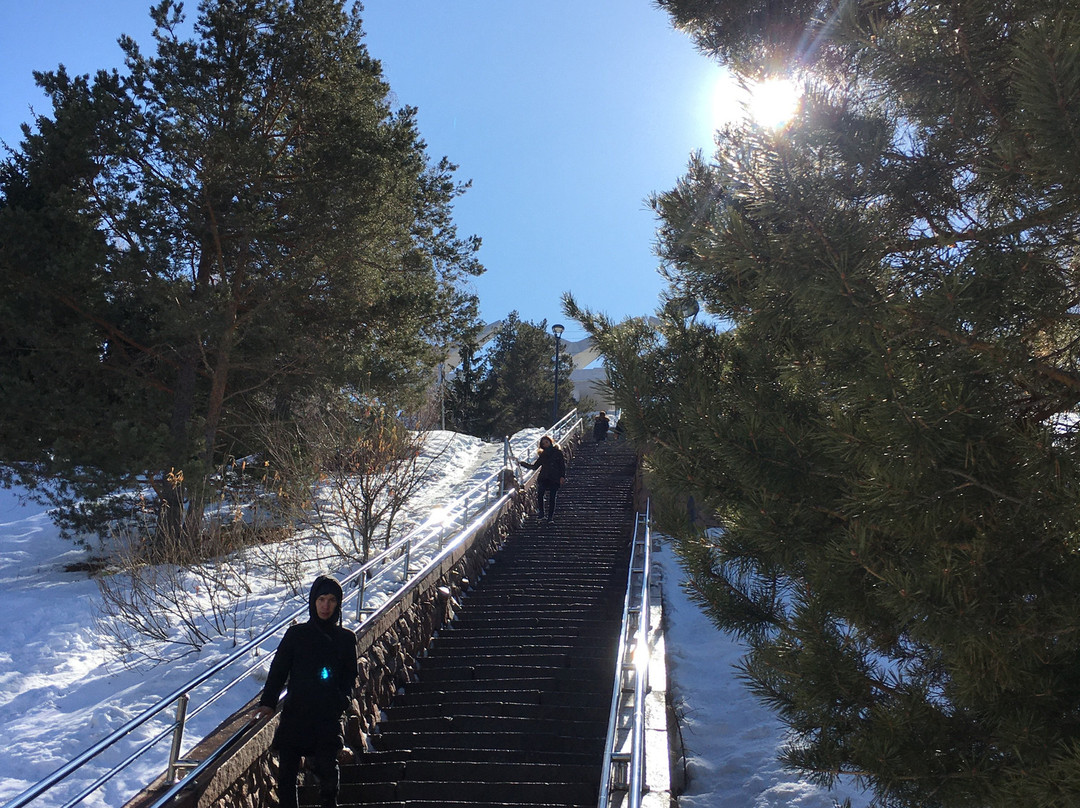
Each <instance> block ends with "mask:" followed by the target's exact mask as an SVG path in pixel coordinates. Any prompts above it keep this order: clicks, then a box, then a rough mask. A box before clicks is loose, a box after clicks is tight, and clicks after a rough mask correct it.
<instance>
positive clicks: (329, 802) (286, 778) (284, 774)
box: [278, 747, 339, 808]
mask: <svg viewBox="0 0 1080 808" xmlns="http://www.w3.org/2000/svg"><path fill="white" fill-rule="evenodd" d="M301 757H302V754H301V752H300V751H299V750H297V749H292V748H286V747H282V748H281V749H278V799H279V801H280V804H281V808H297V805H296V778H297V776H298V775H299V774H300V758H301ZM307 765H308V768H309V769H311V770H312V771H313V772H314V773H315V776H316V777H317V778H319V804H320V805H321V806H322V808H335V806H337V794H338V777H339V773H338V762H337V751H336V750H325V751H319V752H316V753H314V754H308V755H307Z"/></svg>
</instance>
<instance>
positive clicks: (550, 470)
mask: <svg viewBox="0 0 1080 808" xmlns="http://www.w3.org/2000/svg"><path fill="white" fill-rule="evenodd" d="M518 464H519V465H522V466H524V467H525V468H528V469H536V468H538V469H540V474H539V475H537V478H536V502H537V506H538V511H539V515H538V516H537V521H539V522H544V521H547V522H548V523H549V524H555V499H556V497H558V495H559V486H561V485H562V484H563V483H564V482H566V458H565V457H564V456H563V453H562V449H560V448H559V445H558V444H557V443H555V441H553V440H552V439H551V436H550V435H544V437H542V438H540V448H539V450H538V451H537V454H536V462H534V463H527V462H525V461H523V460H518ZM545 499H546V500H547V517H546V519H545V516H544V500H545Z"/></svg>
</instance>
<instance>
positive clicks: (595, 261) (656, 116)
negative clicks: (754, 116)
mask: <svg viewBox="0 0 1080 808" xmlns="http://www.w3.org/2000/svg"><path fill="white" fill-rule="evenodd" d="M364 5H365V10H364V14H363V17H364V27H365V30H366V31H367V46H368V49H369V50H370V52H371V53H372V55H373V56H375V57H376V58H378V59H380V60H381V61H382V63H383V69H384V72H385V75H386V77H387V79H388V81H389V83H390V86H391V87H392V88H393V90H394V92H395V94H396V96H397V100H398V106H401V105H406V104H407V105H410V106H415V107H418V108H419V122H420V129H421V132H422V133H423V136H424V138H425V140H426V141H427V143H428V148H429V152H430V154H431V156H432V157H433V158H435V159H437V158H439V157H441V156H443V155H445V156H447V157H449V158H450V159H451V160H452V161H453V162H454V163H456V164H457V165H458V166H460V168H459V171H458V177H459V178H460V179H463V180H464V179H471V180H472V182H473V187H472V188H471V189H470V190H469V191H468V192H467V193H466V194H465V196H463V197H461V198H460V199H459V200H458V202H457V204H456V206H455V211H456V216H455V218H456V220H457V222H458V226H459V230H460V232H461V233H463V234H466V233H476V234H478V235H479V236H481V237H482V238H483V241H484V246H483V249H482V251H481V254H480V257H481V260H482V261H483V263H484V264H485V266H486V267H487V273H486V274H485V275H484V276H482V277H481V278H479V279H478V280H477V281H476V284H475V286H476V292H477V293H478V295H479V297H480V306H481V316H482V317H483V318H484V319H485V320H486V321H492V320H497V319H500V318H502V317H504V316H505V315H506V314H507V313H508V312H509V311H511V310H513V309H516V310H517V311H519V312H520V314H521V316H522V317H523V318H525V319H527V320H532V321H535V322H538V321H540V320H542V319H545V318H546V319H547V320H548V322H549V323H551V322H556V321H563V322H565V324H566V326H567V331H566V334H565V335H564V336H565V338H567V339H578V338H580V337H582V336H584V333H583V332H582V331H581V329H580V327H579V326H577V324H575V323H572V322H566V321H565V318H564V317H563V316H562V314H561V309H560V306H561V304H560V297H561V295H562V294H563V293H564V292H567V291H570V292H572V293H573V294H574V295H575V297H576V298H577V299H578V301H579V302H581V303H582V304H584V305H585V306H587V307H588V308H592V309H595V310H599V311H602V312H605V313H607V314H609V315H610V316H612V317H615V318H617V319H620V318H623V317H628V316H634V315H640V314H651V313H653V311H654V310H655V308H656V307H657V299H658V295H659V293H660V291H661V289H662V287H663V283H662V280H661V278H660V277H659V275H658V274H657V271H656V270H657V265H658V262H657V259H656V258H655V256H654V255H653V252H652V244H653V240H654V230H655V228H656V221H655V219H654V217H653V214H652V212H651V211H650V210H649V209H648V207H647V204H646V198H647V197H648V196H649V194H650V193H652V192H662V191H665V190H667V189H669V188H671V187H672V186H673V185H674V184H675V182H676V181H677V179H678V178H679V176H680V175H681V174H682V173H683V170H684V168H685V166H686V163H687V159H688V157H689V155H690V154H691V152H692V151H694V150H695V149H703V150H705V151H709V150H710V148H711V143H712V131H713V129H714V128H715V124H716V113H715V110H714V108H715V101H714V96H715V93H716V87H717V84H718V82H719V81H720V80H721V75H722V74H721V70H720V68H719V67H718V66H716V65H715V64H714V63H712V62H711V61H710V60H708V59H706V58H705V57H704V56H701V55H700V54H698V53H697V52H696V51H695V49H694V47H693V45H692V43H691V42H690V40H689V39H688V38H687V37H686V36H685V35H683V34H681V33H679V32H676V31H674V30H673V29H672V27H671V24H670V21H669V18H668V17H667V15H666V14H664V13H663V12H661V11H659V10H658V9H656V8H655V7H653V5H652V2H651V0H545V1H544V2H542V3H537V2H524V0H368V2H366V3H365V4H364ZM196 6H197V3H196V2H194V0H189V2H188V4H187V8H188V10H189V13H191V14H194V11H195V8H196ZM149 8H150V0H103V1H102V2H93V3H89V2H86V0H34V1H33V2H27V0H0V21H2V24H0V139H2V140H4V141H5V142H7V143H8V144H9V145H13V144H15V143H17V141H18V139H19V129H18V127H19V124H20V123H22V122H24V121H26V120H28V119H29V117H30V113H29V108H30V107H31V106H34V107H36V108H37V109H38V111H40V112H48V111H49V106H48V103H47V100H46V99H45V98H44V96H43V94H42V93H41V92H40V91H39V90H38V89H37V88H36V87H35V86H34V83H33V78H32V76H31V71H32V70H35V69H42V70H46V69H52V68H55V67H56V65H57V64H59V63H61V62H62V63H63V64H65V65H66V66H67V68H68V70H69V71H71V72H73V73H87V72H93V71H95V70H96V69H98V68H103V67H119V66H121V54H120V49H119V47H118V46H117V44H116V40H117V38H118V37H119V35H120V34H122V33H126V34H129V35H131V36H133V37H134V38H135V39H136V40H137V41H138V42H140V44H143V46H144V47H145V48H149V47H150V44H151V40H150V31H151V28H152V26H151V23H150V18H149V15H148V13H147V11H148V9H149Z"/></svg>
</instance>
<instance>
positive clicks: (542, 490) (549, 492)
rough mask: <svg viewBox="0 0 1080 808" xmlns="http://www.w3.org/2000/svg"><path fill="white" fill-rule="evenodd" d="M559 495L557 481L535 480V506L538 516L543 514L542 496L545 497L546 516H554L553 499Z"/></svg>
mask: <svg viewBox="0 0 1080 808" xmlns="http://www.w3.org/2000/svg"><path fill="white" fill-rule="evenodd" d="M558 496H559V484H558V483H546V482H544V481H543V480H537V481H536V506H537V512H538V515H539V516H541V517H542V516H544V498H545V497H546V498H547V518H548V520H549V521H550V520H552V519H554V518H555V499H556V498H557V497H558Z"/></svg>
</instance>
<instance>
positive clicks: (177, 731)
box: [168, 693, 190, 783]
mask: <svg viewBox="0 0 1080 808" xmlns="http://www.w3.org/2000/svg"><path fill="white" fill-rule="evenodd" d="M189 700H190V696H188V694H187V693H182V694H180V698H178V699H177V700H176V724H174V725H173V737H172V747H171V748H170V749H169V774H168V781H169V782H170V783H174V782H176V772H177V769H178V768H179V766H178V765H177V764H178V763H179V761H180V747H181V745H182V744H183V742H184V722H185V721H186V720H187V708H188V701H189Z"/></svg>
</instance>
